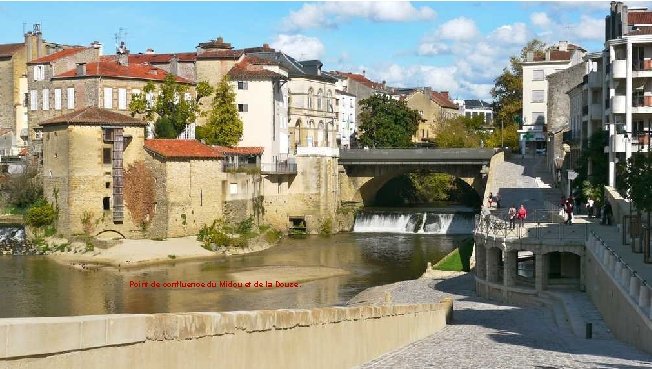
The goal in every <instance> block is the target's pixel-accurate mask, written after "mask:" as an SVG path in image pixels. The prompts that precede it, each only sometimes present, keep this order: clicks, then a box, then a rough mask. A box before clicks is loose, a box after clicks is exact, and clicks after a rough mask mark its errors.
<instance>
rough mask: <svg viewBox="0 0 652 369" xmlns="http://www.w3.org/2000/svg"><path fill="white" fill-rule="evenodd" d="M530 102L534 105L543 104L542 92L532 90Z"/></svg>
mask: <svg viewBox="0 0 652 369" xmlns="http://www.w3.org/2000/svg"><path fill="white" fill-rule="evenodd" d="M532 102H535V103H542V102H543V90H532Z"/></svg>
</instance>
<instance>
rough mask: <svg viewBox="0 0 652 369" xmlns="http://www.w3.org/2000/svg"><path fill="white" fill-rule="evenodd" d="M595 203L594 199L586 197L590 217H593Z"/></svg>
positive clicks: (587, 211)
mask: <svg viewBox="0 0 652 369" xmlns="http://www.w3.org/2000/svg"><path fill="white" fill-rule="evenodd" d="M593 204H594V201H593V199H592V198H590V197H589V198H587V199H586V214H587V215H588V216H589V218H592V217H593Z"/></svg>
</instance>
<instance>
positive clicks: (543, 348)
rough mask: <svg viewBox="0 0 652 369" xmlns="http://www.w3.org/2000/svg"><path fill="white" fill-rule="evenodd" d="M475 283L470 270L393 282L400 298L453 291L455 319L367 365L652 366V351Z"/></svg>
mask: <svg viewBox="0 0 652 369" xmlns="http://www.w3.org/2000/svg"><path fill="white" fill-rule="evenodd" d="M473 285H474V283H473V276H472V275H470V274H467V275H464V276H461V277H454V278H452V279H446V280H433V279H426V278H424V279H417V280H413V281H403V282H398V283H395V284H393V285H391V286H388V288H389V289H390V290H391V293H392V299H393V301H394V302H395V303H419V302H432V301H438V300H440V299H441V298H443V297H447V296H450V297H453V298H454V299H455V303H454V316H453V323H452V325H448V326H446V327H445V328H444V329H443V330H441V331H439V332H437V333H435V334H433V335H431V336H429V337H427V338H425V339H422V340H420V341H417V342H414V343H412V344H410V345H408V346H405V347H403V348H401V349H399V350H396V351H393V352H390V353H387V354H385V355H383V356H381V357H379V358H377V359H376V360H373V361H371V362H368V363H366V364H364V365H362V366H361V368H363V369H371V368H410V369H415V368H455V369H460V368H518V369H522V368H539V369H552V368H560V369H561V368H619V369H621V368H652V356H651V355H648V354H645V353H643V352H641V351H638V350H636V349H634V348H632V347H631V346H628V345H626V344H624V343H622V342H620V341H617V340H614V339H611V338H609V339H593V340H586V339H584V338H579V337H577V336H575V335H573V334H572V333H571V331H570V329H569V328H568V327H565V326H562V327H559V326H557V324H556V323H555V321H554V318H553V314H552V313H551V312H550V311H549V310H548V309H546V308H543V307H534V306H531V307H524V306H510V305H502V304H497V303H494V302H492V301H489V300H485V299H482V298H479V297H475V292H474V290H473V289H474V287H473ZM377 302H379V303H380V302H381V301H377Z"/></svg>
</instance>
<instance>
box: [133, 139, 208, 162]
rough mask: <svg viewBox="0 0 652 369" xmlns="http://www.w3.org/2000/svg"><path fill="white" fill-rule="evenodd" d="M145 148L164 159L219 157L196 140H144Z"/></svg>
mask: <svg viewBox="0 0 652 369" xmlns="http://www.w3.org/2000/svg"><path fill="white" fill-rule="evenodd" d="M145 149H147V150H149V151H151V152H154V153H156V154H158V155H160V156H162V157H164V158H166V159H219V158H221V155H220V153H218V152H217V151H216V150H215V149H213V148H212V147H210V146H208V145H204V144H203V143H201V142H199V141H197V140H176V139H154V140H145Z"/></svg>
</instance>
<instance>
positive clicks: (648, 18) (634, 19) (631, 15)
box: [627, 12, 652, 26]
mask: <svg viewBox="0 0 652 369" xmlns="http://www.w3.org/2000/svg"><path fill="white" fill-rule="evenodd" d="M627 23H628V24H629V25H630V26H631V25H634V24H652V12H628V13H627Z"/></svg>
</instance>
